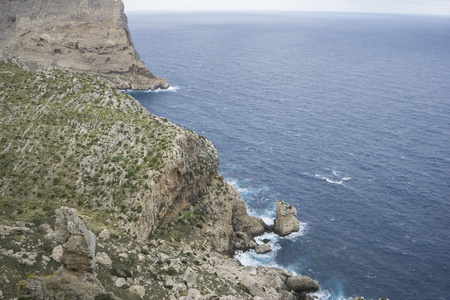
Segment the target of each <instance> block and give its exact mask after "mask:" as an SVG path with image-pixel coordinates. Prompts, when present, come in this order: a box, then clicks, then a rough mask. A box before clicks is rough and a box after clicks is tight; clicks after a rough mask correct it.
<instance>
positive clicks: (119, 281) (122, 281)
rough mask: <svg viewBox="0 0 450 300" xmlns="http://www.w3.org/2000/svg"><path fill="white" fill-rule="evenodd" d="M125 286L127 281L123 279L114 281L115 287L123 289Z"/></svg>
mask: <svg viewBox="0 0 450 300" xmlns="http://www.w3.org/2000/svg"><path fill="white" fill-rule="evenodd" d="M126 284H127V281H126V280H125V278H122V277H119V278H117V279H116V281H115V282H114V285H115V286H117V287H119V288H120V287H123V286H124V285H126Z"/></svg>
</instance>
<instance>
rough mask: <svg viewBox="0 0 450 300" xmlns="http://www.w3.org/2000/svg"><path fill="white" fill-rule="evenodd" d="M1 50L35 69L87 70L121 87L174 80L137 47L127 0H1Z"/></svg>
mask: <svg viewBox="0 0 450 300" xmlns="http://www.w3.org/2000/svg"><path fill="white" fill-rule="evenodd" d="M0 50H3V51H4V52H6V53H8V54H11V55H14V56H17V57H19V58H20V59H21V61H22V62H23V63H24V64H25V65H26V66H27V67H28V68H30V69H31V70H40V69H44V68H59V69H66V70H73V71H80V72H85V73H88V74H91V75H94V76H98V77H100V78H101V79H102V80H104V81H106V82H108V83H111V84H113V85H114V86H116V87H118V88H120V89H135V90H148V89H151V90H154V89H157V88H162V89H164V88H167V87H168V86H169V85H168V83H167V82H166V81H165V80H164V79H162V78H158V77H156V76H154V75H153V74H152V73H151V72H150V71H149V69H148V68H147V67H146V66H145V64H144V62H142V60H141V59H140V57H139V54H138V53H137V52H136V50H135V48H134V45H133V41H132V39H131V34H130V30H129V29H128V23H127V17H126V15H125V14H124V5H123V2H122V0H73V1H69V0H46V1H31V0H24V1H11V0H9V1H8V0H5V1H0Z"/></svg>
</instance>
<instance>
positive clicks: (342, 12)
mask: <svg viewBox="0 0 450 300" xmlns="http://www.w3.org/2000/svg"><path fill="white" fill-rule="evenodd" d="M125 13H155V14H162V13H165V14H182V13H205V14H207V13H258V14H262V13H264V14H276V13H336V14H380V15H411V16H441V17H450V13H447V14H445V13H417V12H414V13H413V12H382V11H344V10H343V11H336V10H270V9H259V10H257V9H242V10H237V9H230V10H222V9H209V10H208V9H180V10H173V9H167V10H151V9H144V10H134V9H126V8H125Z"/></svg>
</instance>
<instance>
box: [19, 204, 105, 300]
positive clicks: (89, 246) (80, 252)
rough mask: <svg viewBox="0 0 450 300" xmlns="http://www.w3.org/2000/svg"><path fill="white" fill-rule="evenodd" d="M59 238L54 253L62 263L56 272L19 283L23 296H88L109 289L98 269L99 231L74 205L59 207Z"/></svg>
mask: <svg viewBox="0 0 450 300" xmlns="http://www.w3.org/2000/svg"><path fill="white" fill-rule="evenodd" d="M55 212H56V222H55V239H56V241H57V242H59V243H60V244H62V245H60V246H58V247H56V248H55V249H53V252H52V257H53V258H54V259H55V260H57V261H60V262H61V263H62V266H61V267H60V268H59V270H58V271H57V272H56V273H55V274H54V275H52V276H47V277H30V278H29V279H27V280H24V281H21V282H20V283H19V285H18V287H19V296H21V297H23V298H27V299H42V300H44V299H85V300H93V299H94V298H95V296H97V295H100V294H103V293H105V289H104V288H103V286H102V284H101V283H100V281H98V279H97V277H96V274H95V273H94V270H95V245H96V237H95V234H94V233H93V232H92V231H90V230H88V229H87V228H86V225H84V223H83V221H82V220H81V219H80V218H78V215H77V211H76V210H75V209H73V208H68V207H65V206H63V207H61V208H60V209H57V210H56V211H55Z"/></svg>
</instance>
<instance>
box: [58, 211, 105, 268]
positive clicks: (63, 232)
mask: <svg viewBox="0 0 450 300" xmlns="http://www.w3.org/2000/svg"><path fill="white" fill-rule="evenodd" d="M55 233H56V241H57V242H58V243H60V244H62V247H63V255H62V259H61V262H62V263H63V265H64V267H65V268H66V269H68V270H74V271H87V272H93V271H94V270H95V246H96V237H95V234H94V233H93V232H92V231H90V230H88V229H87V228H86V225H84V223H83V221H81V220H80V218H78V215H77V210H76V209H74V208H68V207H66V206H63V207H61V208H60V209H57V210H56V222H55Z"/></svg>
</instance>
